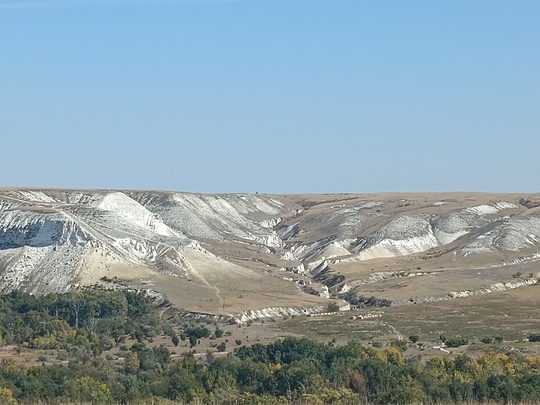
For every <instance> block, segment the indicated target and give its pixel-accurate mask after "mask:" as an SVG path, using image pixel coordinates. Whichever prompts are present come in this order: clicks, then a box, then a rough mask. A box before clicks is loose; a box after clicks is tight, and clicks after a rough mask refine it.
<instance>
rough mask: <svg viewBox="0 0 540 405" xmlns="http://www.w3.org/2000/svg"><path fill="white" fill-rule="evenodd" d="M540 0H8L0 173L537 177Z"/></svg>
mask: <svg viewBox="0 0 540 405" xmlns="http://www.w3.org/2000/svg"><path fill="white" fill-rule="evenodd" d="M539 18H540V1H537V0H530V1H527V0H517V1H513V2H511V1H507V0H505V1H499V0H475V1H470V0H453V1H431V0H430V1H416V0H408V1H398V0H393V1H391V0H380V1H364V0H214V1H212V0H176V1H175V0H153V1H150V0H148V1H145V0H109V1H108V0H0V150H1V151H2V152H3V153H2V156H1V158H0V186H3V187H55V188H100V189H152V190H176V191H187V192H206V193H233V192H248V193H255V192H259V193H279V194H290V193H370V192H394V191H396V192H431V191H481V192H518V193H531V192H536V191H540V190H539V185H538V184H539V183H538V182H539V179H540V165H539V164H538V154H539V152H540V51H539V50H540V24H538V20H539Z"/></svg>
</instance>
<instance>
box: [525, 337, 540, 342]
mask: <svg viewBox="0 0 540 405" xmlns="http://www.w3.org/2000/svg"><path fill="white" fill-rule="evenodd" d="M528 339H529V342H540V335H529V336H528Z"/></svg>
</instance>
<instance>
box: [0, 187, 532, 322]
mask: <svg viewBox="0 0 540 405" xmlns="http://www.w3.org/2000/svg"><path fill="white" fill-rule="evenodd" d="M539 205H540V196H537V195H532V196H531V195H487V194H464V193H461V194H459V193H455V194H414V195H413V194H410V195H409V194H380V195H351V194H342V195H292V196H283V195H281V196H278V195H253V194H227V195H204V194H190V193H174V192H150V191H77V190H1V191H0V269H1V275H0V289H1V290H2V291H4V292H5V291H9V290H12V289H16V288H17V289H23V290H26V291H29V292H32V293H36V294H37V293H45V292H62V291H67V290H70V289H73V288H77V287H79V286H83V285H89V284H96V283H97V284H99V283H101V284H103V283H104V284H106V285H108V286H111V285H114V284H122V285H129V286H131V287H135V288H145V289H151V290H154V291H156V292H159V293H163V294H165V295H166V296H167V297H168V298H169V299H170V300H171V301H172V302H174V303H175V304H176V305H178V306H179V307H181V308H184V309H185V310H187V311H193V312H203V313H211V314H220V315H235V316H239V317H242V316H243V317H244V318H246V317H249V316H254V317H255V316H276V315H280V314H284V313H286V312H289V313H300V312H310V311H319V310H321V309H322V308H325V307H326V305H327V304H328V302H329V301H328V299H329V297H331V296H335V295H337V294H339V293H342V292H346V291H349V290H351V289H354V290H358V292H359V293H361V294H364V295H375V296H377V297H381V298H386V299H390V300H392V301H394V302H395V303H396V304H406V303H410V302H422V301H430V300H438V299H452V298H456V297H461V296H467V295H473V294H480V293H488V292H497V291H502V290H506V289H509V288H514V287H516V286H520V285H526V284H534V283H536V282H537V279H538V275H537V272H538V270H537V267H536V264H535V262H536V261H537V260H540V211H539V208H538V206H539Z"/></svg>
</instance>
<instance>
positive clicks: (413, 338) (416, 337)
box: [409, 335, 420, 343]
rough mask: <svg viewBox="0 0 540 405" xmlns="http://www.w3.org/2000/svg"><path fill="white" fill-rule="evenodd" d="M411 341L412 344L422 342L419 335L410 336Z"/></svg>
mask: <svg viewBox="0 0 540 405" xmlns="http://www.w3.org/2000/svg"><path fill="white" fill-rule="evenodd" d="M409 340H410V341H411V342H412V343H417V342H418V341H419V340H420V337H419V336H418V335H411V336H409Z"/></svg>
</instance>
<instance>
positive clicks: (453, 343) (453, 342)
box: [444, 338, 469, 347]
mask: <svg viewBox="0 0 540 405" xmlns="http://www.w3.org/2000/svg"><path fill="white" fill-rule="evenodd" d="M468 343H469V341H468V340H467V339H465V338H452V339H446V341H445V342H444V344H445V345H446V347H459V346H463V345H466V344H468Z"/></svg>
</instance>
